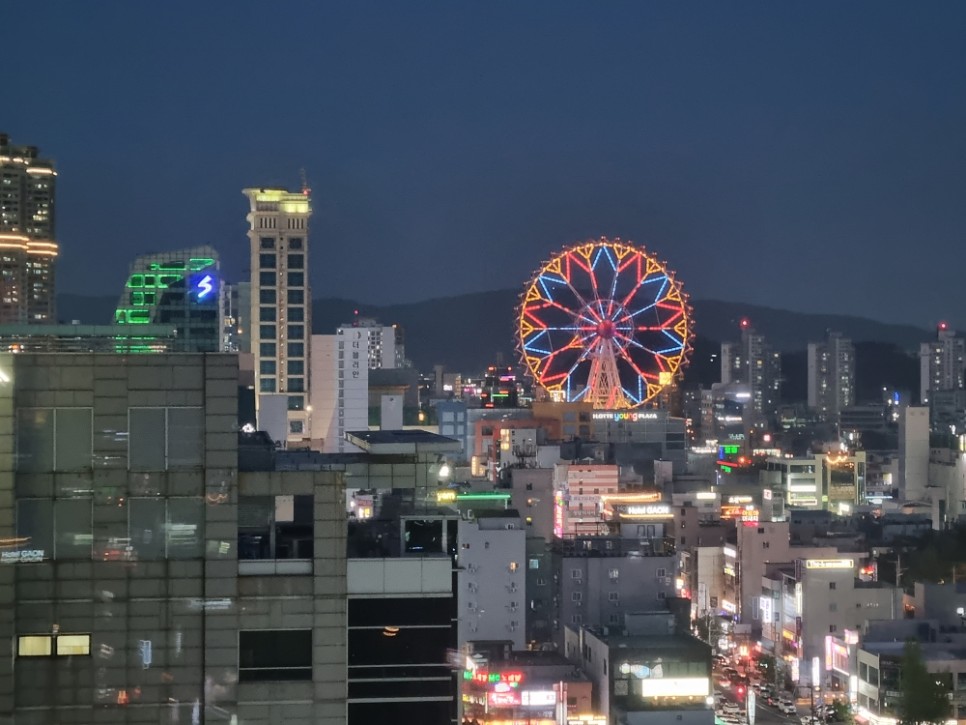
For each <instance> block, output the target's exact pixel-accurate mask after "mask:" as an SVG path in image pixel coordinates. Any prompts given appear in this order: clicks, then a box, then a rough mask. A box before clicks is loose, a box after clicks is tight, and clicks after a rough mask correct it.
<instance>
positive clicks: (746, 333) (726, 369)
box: [721, 319, 782, 416]
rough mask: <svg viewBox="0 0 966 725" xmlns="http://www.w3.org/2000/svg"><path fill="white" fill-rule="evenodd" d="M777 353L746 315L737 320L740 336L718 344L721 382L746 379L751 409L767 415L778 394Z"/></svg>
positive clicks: (779, 370) (779, 371) (773, 410)
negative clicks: (743, 318) (756, 330)
mask: <svg viewBox="0 0 966 725" xmlns="http://www.w3.org/2000/svg"><path fill="white" fill-rule="evenodd" d="M781 375H782V364H781V355H780V354H779V353H778V352H777V351H776V350H772V349H771V346H770V345H768V343H767V341H766V340H765V336H764V335H759V334H757V333H756V332H755V329H754V328H753V327H752V326H751V322H750V321H748V320H747V319H745V320H742V321H741V340H740V341H739V342H726V343H723V344H722V345H721V382H722V383H747V384H748V385H749V386H750V387H751V404H752V408H753V410H754V412H755V413H757V414H759V415H764V416H771V415H774V414H775V413H776V411H777V410H778V404H779V402H780V398H781Z"/></svg>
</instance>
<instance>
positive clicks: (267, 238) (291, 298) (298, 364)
mask: <svg viewBox="0 0 966 725" xmlns="http://www.w3.org/2000/svg"><path fill="white" fill-rule="evenodd" d="M243 193H244V194H245V196H247V197H248V200H249V202H250V204H251V209H250V211H249V213H248V217H247V219H248V223H249V225H250V229H249V231H248V238H249V240H250V242H251V316H250V320H251V322H250V328H251V335H250V340H251V351H252V354H253V355H254V357H255V393H256V411H257V413H258V420H259V428H266V427H271V425H266V424H265V423H263V420H262V416H263V409H264V410H265V411H267V410H269V409H271V410H273V411H274V410H275V409H276V408H277V407H284V409H285V410H287V416H286V418H287V420H286V422H287V427H288V431H287V439H288V440H289V441H301V440H304V439H306V438H308V436H309V410H308V396H309V380H310V375H309V370H310V368H309V362H310V353H309V337H310V336H311V333H312V288H311V285H310V282H309V218H310V217H311V216H312V204H311V198H310V196H309V192H308V189H305V190H303V191H301V192H291V191H286V190H285V189H275V188H272V189H244V190H243ZM269 399H272V400H271V402H270V400H269ZM280 400H281V401H282V402H284V406H279V405H278V403H279V401H280Z"/></svg>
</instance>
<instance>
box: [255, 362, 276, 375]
mask: <svg viewBox="0 0 966 725" xmlns="http://www.w3.org/2000/svg"><path fill="white" fill-rule="evenodd" d="M258 372H260V373H261V374H262V375H274V374H275V361H274V360H262V361H261V362H260V363H258Z"/></svg>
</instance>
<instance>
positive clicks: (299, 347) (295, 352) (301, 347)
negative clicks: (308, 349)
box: [288, 342, 305, 357]
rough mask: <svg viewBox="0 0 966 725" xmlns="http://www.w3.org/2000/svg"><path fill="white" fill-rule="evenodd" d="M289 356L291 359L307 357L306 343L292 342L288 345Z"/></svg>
mask: <svg viewBox="0 0 966 725" xmlns="http://www.w3.org/2000/svg"><path fill="white" fill-rule="evenodd" d="M288 356H289V357H305V343H304V342H290V343H289V344H288Z"/></svg>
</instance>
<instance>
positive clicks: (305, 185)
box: [299, 167, 312, 196]
mask: <svg viewBox="0 0 966 725" xmlns="http://www.w3.org/2000/svg"><path fill="white" fill-rule="evenodd" d="M299 178H301V179H302V194H304V195H305V196H309V195H310V194H311V193H312V189H311V188H309V179H308V176H306V174H305V168H304V167H303V168H301V169H299Z"/></svg>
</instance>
